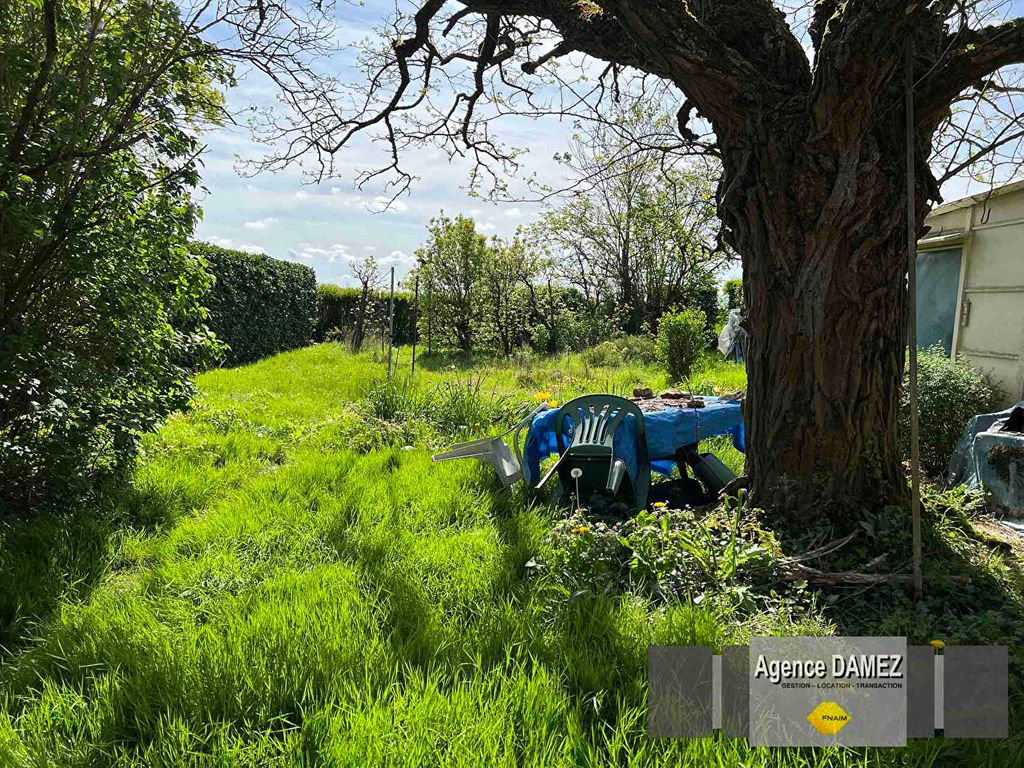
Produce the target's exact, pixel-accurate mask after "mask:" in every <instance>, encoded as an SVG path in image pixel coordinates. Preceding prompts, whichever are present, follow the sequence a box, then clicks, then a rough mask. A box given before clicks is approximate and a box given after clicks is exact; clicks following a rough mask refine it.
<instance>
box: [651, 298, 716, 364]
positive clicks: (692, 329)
mask: <svg viewBox="0 0 1024 768" xmlns="http://www.w3.org/2000/svg"><path fill="white" fill-rule="evenodd" d="M706 319H707V318H706V317H705V315H704V313H703V312H701V311H700V310H698V309H687V310H683V311H682V312H672V313H669V314H666V315H663V316H662V318H661V322H660V324H659V327H658V361H659V362H660V363H661V364H662V365H663V366H664V367H665V370H666V371H668V374H669V376H670V377H671V378H672V380H673V381H682V380H683V379H685V378H686V377H687V376H689V375H690V371H691V370H692V368H693V364H694V362H695V361H696V360H697V359H698V358H699V356H700V353H701V350H702V349H703V348H704V346H705V334H706V331H705V323H706Z"/></svg>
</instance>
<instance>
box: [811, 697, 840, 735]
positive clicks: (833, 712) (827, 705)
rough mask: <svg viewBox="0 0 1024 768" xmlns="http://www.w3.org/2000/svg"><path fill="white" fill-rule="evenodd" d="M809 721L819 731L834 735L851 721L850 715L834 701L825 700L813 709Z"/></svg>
mask: <svg viewBox="0 0 1024 768" xmlns="http://www.w3.org/2000/svg"><path fill="white" fill-rule="evenodd" d="M807 722H809V723H810V724H811V725H813V726H814V730H816V731H817V732H818V733H821V734H824V735H826V736H834V735H835V734H837V733H839V732H840V731H841V730H843V726H845V725H846V724H847V723H848V722H850V716H849V715H848V714H847V713H846V710H844V709H843V708H842V707H840V706H839V705H838V704H836V703H835V702H834V701H823V702H821V704H819V705H818V706H816V707H815V708H814V709H812V710H811V714H809V715H808V716H807Z"/></svg>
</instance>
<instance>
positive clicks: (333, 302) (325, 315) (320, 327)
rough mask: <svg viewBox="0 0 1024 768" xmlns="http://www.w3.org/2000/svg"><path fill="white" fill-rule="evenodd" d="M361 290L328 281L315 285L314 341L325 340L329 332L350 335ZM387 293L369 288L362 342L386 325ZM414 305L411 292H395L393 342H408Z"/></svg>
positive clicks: (338, 335)
mask: <svg viewBox="0 0 1024 768" xmlns="http://www.w3.org/2000/svg"><path fill="white" fill-rule="evenodd" d="M361 296H362V292H361V291H360V290H359V289H358V288H342V287H341V286H338V285H331V284H330V283H327V284H324V285H321V286H318V287H317V289H316V311H317V320H316V331H315V332H314V338H315V339H316V340H317V341H328V340H329V339H331V338H332V336H335V337H340V338H343V339H346V340H350V339H351V338H352V335H353V333H354V332H355V329H356V323H357V321H358V319H359V301H360V298H361ZM389 300H390V299H389V295H388V293H386V292H384V291H372V292H371V293H370V297H369V301H368V304H367V308H366V327H365V329H364V333H365V338H364V342H365V341H366V340H368V339H371V338H374V337H376V336H378V335H379V333H380V331H381V329H385V331H386V329H387V322H388V303H389ZM414 312H415V306H414V302H413V295H412V294H411V293H398V292H396V293H395V344H412V341H413V332H414V330H415V323H414V322H413V318H414Z"/></svg>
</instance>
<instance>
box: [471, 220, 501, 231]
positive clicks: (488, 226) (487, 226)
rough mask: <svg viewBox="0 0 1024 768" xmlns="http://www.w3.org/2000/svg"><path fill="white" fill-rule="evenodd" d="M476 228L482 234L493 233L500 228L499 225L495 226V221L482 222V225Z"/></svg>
mask: <svg viewBox="0 0 1024 768" xmlns="http://www.w3.org/2000/svg"><path fill="white" fill-rule="evenodd" d="M476 228H477V229H478V230H479V231H480V232H493V231H494V230H496V229H497V228H498V225H497V224H495V223H494V222H493V221H485V222H482V223H480V224H477V225H476Z"/></svg>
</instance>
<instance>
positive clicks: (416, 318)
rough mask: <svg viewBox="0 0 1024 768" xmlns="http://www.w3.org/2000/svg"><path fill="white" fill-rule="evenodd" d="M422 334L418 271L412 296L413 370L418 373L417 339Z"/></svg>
mask: <svg viewBox="0 0 1024 768" xmlns="http://www.w3.org/2000/svg"><path fill="white" fill-rule="evenodd" d="M419 335H420V275H419V272H417V273H416V282H415V283H414V284H413V298H412V372H413V373H416V339H417V338H419Z"/></svg>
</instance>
